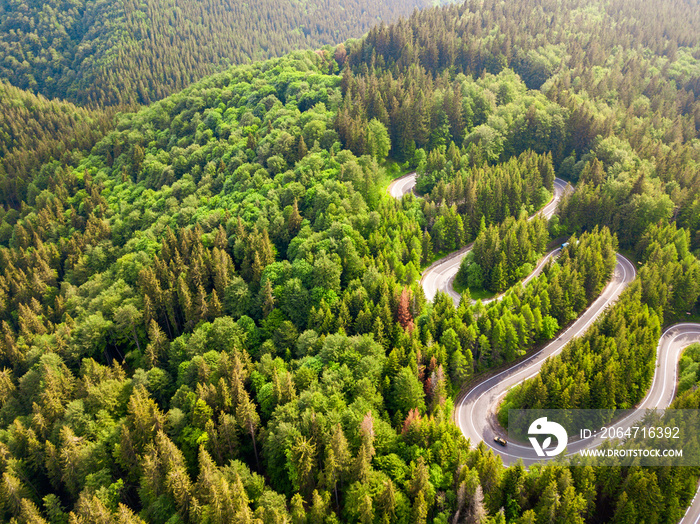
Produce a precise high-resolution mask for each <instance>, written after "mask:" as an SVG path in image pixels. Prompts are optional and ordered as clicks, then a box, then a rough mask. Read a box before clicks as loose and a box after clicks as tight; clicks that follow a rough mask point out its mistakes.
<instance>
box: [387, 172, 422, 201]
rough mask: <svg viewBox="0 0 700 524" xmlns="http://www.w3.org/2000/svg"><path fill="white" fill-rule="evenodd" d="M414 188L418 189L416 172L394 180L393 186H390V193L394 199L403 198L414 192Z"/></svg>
mask: <svg viewBox="0 0 700 524" xmlns="http://www.w3.org/2000/svg"><path fill="white" fill-rule="evenodd" d="M414 187H416V173H415V171H414V172H413V173H409V174H407V175H404V176H402V177H401V178H397V179H396V180H394V181H393V182H392V183H391V184H389V189H388V191H389V194H390V195H391V196H392V197H394V198H401V197H402V196H404V195H406V194H408V193H410V192H411V191H413V188H414Z"/></svg>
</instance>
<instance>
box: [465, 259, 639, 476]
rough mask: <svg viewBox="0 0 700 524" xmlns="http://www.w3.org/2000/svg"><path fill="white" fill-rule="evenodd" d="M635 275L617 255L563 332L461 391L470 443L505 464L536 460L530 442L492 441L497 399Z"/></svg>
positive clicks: (558, 348) (536, 369)
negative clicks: (595, 293) (607, 276)
mask: <svg viewBox="0 0 700 524" xmlns="http://www.w3.org/2000/svg"><path fill="white" fill-rule="evenodd" d="M635 276H636V271H635V268H634V265H633V264H632V262H630V261H629V260H627V259H626V258H625V257H623V256H622V255H617V266H616V267H615V273H614V275H613V277H612V279H611V280H610V282H609V283H608V285H607V286H606V287H605V288H604V289H603V292H602V293H601V294H600V296H599V297H598V298H597V299H596V300H595V301H594V302H593V304H591V305H590V306H589V307H588V309H586V311H584V312H583V314H581V316H579V317H578V319H576V321H575V322H574V323H573V324H572V325H571V326H569V328H568V329H567V330H566V331H565V332H564V333H562V334H561V335H560V336H559V337H558V338H557V339H555V340H553V341H552V342H550V343H549V344H548V345H547V346H545V347H544V348H542V349H541V350H540V351H538V352H537V353H535V354H533V355H531V356H530V357H528V358H527V359H525V360H523V361H522V362H519V363H517V364H515V365H513V366H511V367H510V368H508V369H506V370H505V371H502V372H501V373H498V374H497V375H494V376H492V377H489V378H487V379H486V380H484V381H482V382H480V383H479V384H477V385H476V386H474V387H473V388H472V389H471V390H470V391H469V392H468V393H467V394H466V395H464V396H463V397H462V398H461V399H460V401H459V402H458V404H457V407H456V413H455V419H456V421H457V425H458V426H459V428H460V429H461V431H462V433H463V434H464V436H465V437H466V438H468V439H469V440H470V442H472V443H478V442H479V441H481V440H483V441H484V443H485V444H486V445H487V446H489V447H490V448H492V449H493V450H494V452H495V453H497V454H498V455H500V456H501V458H502V460H503V463H504V464H506V465H509V464H512V463H514V462H516V461H517V460H518V459H522V460H523V463H524V464H526V465H527V464H529V463H532V462H535V461H538V460H539V459H538V457H537V455H536V454H535V451H534V449H532V448H531V447H530V446H519V445H518V444H515V443H509V444H508V446H507V448H503V447H502V446H500V445H498V444H496V443H494V441H493V439H494V437H495V436H497V435H502V430H500V428H499V427H498V424H497V421H496V418H495V414H496V411H497V409H498V404H499V402H500V401H501V399H502V398H503V396H504V395H505V394H506V392H507V391H508V390H509V389H511V388H512V387H513V386H516V385H517V384H520V383H521V382H523V381H525V380H527V379H528V378H532V377H534V376H535V375H537V373H539V371H540V368H541V367H542V364H543V363H544V361H545V360H546V359H547V358H548V357H551V356H554V355H556V354H558V353H559V352H561V350H562V349H563V348H564V346H566V344H567V343H568V342H569V341H570V340H571V339H573V338H575V337H578V336H580V335H582V334H583V333H585V332H586V330H587V329H588V327H589V326H590V325H591V324H593V322H595V321H596V320H597V319H598V317H599V316H600V315H601V314H602V313H603V312H604V311H605V309H606V308H607V307H608V306H609V305H610V304H612V303H613V302H614V301H615V300H617V298H618V297H619V296H620V294H621V293H622V292H623V291H624V290H625V288H626V287H627V285H628V284H629V283H630V282H632V281H633V280H634V278H635Z"/></svg>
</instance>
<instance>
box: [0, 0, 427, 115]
mask: <svg viewBox="0 0 700 524" xmlns="http://www.w3.org/2000/svg"><path fill="white" fill-rule="evenodd" d="M438 3H439V1H438ZM435 4H436V3H435V2H429V1H427V0H410V1H403V2H399V1H394V0H392V1H390V2H386V1H384V2H369V1H367V0H344V1H343V2H340V1H338V0H312V1H303V2H302V1H299V2H285V3H280V2H273V1H271V0H257V1H256V2H251V3H243V2H237V1H235V0H207V1H204V2H202V1H193V0H146V1H141V2H139V1H135V0H126V1H123V2H105V1H98V0H74V1H65V0H49V1H44V2H39V1H34V0H31V1H27V0H4V1H3V2H1V3H0V78H1V79H3V80H5V81H7V82H10V83H11V84H12V85H14V86H16V87H19V88H21V89H26V90H29V91H31V92H33V93H35V94H42V95H44V96H45V97H47V98H51V99H52V98H60V99H64V100H68V101H71V102H73V103H77V104H81V105H84V106H85V105H87V106H90V107H93V108H101V107H105V106H114V105H116V106H131V107H133V106H135V105H139V104H148V103H150V102H154V101H156V100H160V99H161V98H163V97H165V96H167V95H169V94H172V93H175V92H177V91H179V90H181V89H183V88H184V87H186V86H187V85H189V84H190V83H192V82H194V81H196V80H199V79H200V78H203V77H205V76H207V75H210V74H212V73H215V72H218V71H222V70H224V69H226V68H228V67H230V66H231V65H233V64H242V63H248V62H250V61H252V60H261V59H265V58H270V57H274V56H280V55H282V54H285V53H288V52H289V51H292V50H295V49H307V48H316V47H320V46H323V45H326V44H339V43H341V42H344V41H345V40H347V39H348V38H357V37H360V36H362V35H363V34H364V33H366V32H367V31H368V30H369V29H370V28H371V27H372V26H373V25H374V24H376V23H377V21H378V20H383V21H384V22H393V21H394V20H396V19H397V18H398V17H399V16H408V15H409V14H411V12H412V10H414V9H420V8H423V7H427V6H430V5H435ZM338 58H339V62H340V64H341V66H342V60H343V58H344V54H343V51H342V48H341V49H339V50H338Z"/></svg>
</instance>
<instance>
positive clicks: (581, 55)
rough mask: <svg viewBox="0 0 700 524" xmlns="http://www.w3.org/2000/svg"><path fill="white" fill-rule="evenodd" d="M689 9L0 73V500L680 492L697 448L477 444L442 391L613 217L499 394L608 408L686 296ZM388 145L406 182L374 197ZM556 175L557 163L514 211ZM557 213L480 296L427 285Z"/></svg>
mask: <svg viewBox="0 0 700 524" xmlns="http://www.w3.org/2000/svg"><path fill="white" fill-rule="evenodd" d="M121 5H122V4H120V6H121ZM124 5H127V4H124ZM149 5H150V4H149ZM304 5H306V4H304ZM100 6H101V8H102V9H106V10H109V9H117V7H114V6H107V5H106V4H104V5H103V4H100ZM115 6H116V4H115ZM3 7H4V5H3ZM75 9H76V11H75V12H76V13H78V12H82V11H80V9H78V8H75ZM119 9H121V7H119ZM660 9H663V12H664V13H665V16H663V17H660V16H658V12H659V10H660ZM13 12H14V13H15V14H16V13H20V12H22V11H21V10H20V9H17V8H15V9H14V11H13ZM699 12H700V11H698V10H697V9H692V8H691V7H690V6H689V4H686V3H684V2H664V3H663V5H662V4H661V3H660V2H651V3H642V2H633V3H629V2H606V3H603V2H597V1H594V2H583V1H581V2H578V1H573V0H566V1H564V2H561V1H554V0H551V1H550V0H545V1H538V2H534V1H533V2H529V1H527V0H526V1H523V2H518V3H506V4H503V3H500V2H492V1H490V0H487V1H485V2H467V3H465V4H463V5H455V6H449V7H442V8H434V9H427V10H423V11H419V12H415V13H414V14H413V15H412V16H411V17H410V18H409V19H407V20H401V21H399V22H397V23H395V24H393V25H389V26H387V25H380V26H377V27H376V28H375V29H372V30H371V31H370V32H369V34H368V35H367V37H366V38H364V39H362V40H360V41H354V42H353V41H350V42H346V44H345V45H343V46H336V47H332V46H326V47H323V48H322V49H317V50H316V51H311V50H309V51H295V52H292V53H291V54H288V55H286V56H284V57H282V58H274V59H269V60H266V61H261V62H255V63H253V64H245V65H238V66H235V67H232V68H230V69H228V70H227V71H225V72H222V73H218V74H215V75H213V76H209V77H207V78H204V79H203V80H200V81H198V82H196V83H195V84H193V85H192V86H190V87H188V88H186V89H184V90H183V91H181V92H178V93H176V94H173V95H171V96H168V97H167V98H165V99H163V100H160V101H158V102H155V103H153V104H151V105H150V106H148V107H146V108H143V109H141V110H140V111H138V112H137V113H126V114H116V115H115V114H114V113H112V112H109V111H105V110H102V109H95V110H86V109H81V108H78V107H76V106H73V105H71V104H69V103H63V102H49V101H47V100H45V99H43V98H41V97H38V96H35V95H30V94H28V93H26V92H22V91H20V90H19V89H16V88H14V87H9V86H7V85H6V84H2V89H3V92H5V93H8V95H7V98H5V97H3V100H2V103H3V104H5V106H3V107H7V108H8V111H7V113H6V114H5V115H3V119H4V120H3V127H2V130H3V136H2V140H3V142H2V143H3V168H2V169H3V171H2V172H0V175H1V176H2V179H1V181H2V185H0V188H1V194H0V196H1V197H2V200H1V204H2V208H1V209H0V221H1V222H0V269H1V271H0V330H1V331H2V334H1V336H0V474H1V477H2V479H1V482H0V520H3V521H10V522H16V523H18V524H23V523H32V524H39V523H50V524H63V523H71V524H73V523H95V522H96V523H138V522H149V523H150V522H153V523H169V524H175V523H188V522H212V523H214V522H221V523H223V522H256V523H268V522H269V523H284V522H292V523H295V524H301V523H312V522H313V523H316V522H327V523H332V522H362V523H384V522H405V523H408V522H411V523H414V522H415V523H422V522H438V523H447V522H452V523H456V524H457V523H461V522H479V523H499V524H501V523H511V522H514V523H515V522H517V523H540V522H572V523H578V522H607V521H611V522H621V523H622V522H624V523H627V522H629V523H633V522H640V521H642V520H643V521H644V522H650V523H651V522H674V521H678V520H679V518H680V517H681V516H682V514H683V508H684V507H685V506H686V505H687V504H688V503H689V502H690V501H691V499H692V498H693V495H694V493H695V490H696V485H697V484H696V483H697V479H698V477H699V476H700V471H699V470H698V468H638V467H634V468H632V467H630V468H599V469H594V468H591V467H590V466H580V467H578V466H567V465H563V464H548V465H546V466H536V467H532V468H529V469H527V470H526V469H525V468H523V467H522V466H521V465H516V466H513V467H510V468H504V467H503V466H502V465H501V463H500V459H499V458H498V457H497V456H495V455H494V454H493V452H492V451H490V450H489V449H488V448H487V447H486V446H484V445H483V444H481V445H479V446H478V447H476V448H470V447H469V445H468V443H467V442H466V440H465V439H464V438H463V436H462V435H461V434H460V431H459V429H458V427H457V426H456V425H455V424H454V423H453V421H452V415H453V412H454V401H455V398H456V396H457V395H458V393H459V391H460V390H461V388H462V387H463V386H464V385H465V384H467V383H469V381H471V380H474V379H475V378H478V376H479V375H480V374H481V373H484V372H489V370H492V369H493V368H496V367H499V366H502V365H504V364H506V363H509V362H513V361H515V360H516V359H518V358H520V357H522V356H523V355H526V354H527V353H528V352H530V351H532V350H535V349H536V348H538V347H541V345H542V344H543V343H544V342H546V341H548V340H551V339H552V338H554V337H556V336H557V334H558V332H559V331H560V329H562V328H564V327H565V326H566V325H567V324H569V323H570V322H571V321H573V320H574V319H575V318H576V317H577V316H578V315H579V314H580V313H581V312H582V311H583V309H585V308H586V307H587V305H588V304H590V303H591V302H592V301H593V300H594V299H595V298H596V296H597V295H598V294H599V293H600V291H601V289H602V288H603V286H604V285H605V283H606V282H607V281H608V279H609V278H610V275H611V272H612V270H613V267H614V265H615V251H616V250H617V248H618V244H619V246H620V247H624V248H625V249H627V250H629V251H630V252H633V253H634V254H635V255H636V257H637V259H638V261H639V262H640V265H639V268H640V269H639V277H638V279H637V280H636V281H635V282H633V283H632V284H631V285H630V287H629V288H628V290H627V291H626V292H625V293H624V294H623V296H622V297H621V299H620V300H619V301H618V303H617V304H616V305H615V306H614V307H612V308H611V309H610V310H609V311H608V312H607V314H606V315H605V316H604V317H603V318H602V319H601V320H600V321H599V322H597V323H596V324H595V325H594V326H593V327H592V328H591V329H590V330H589V331H588V332H587V333H586V335H585V336H582V337H581V338H580V339H578V340H576V341H575V342H573V343H572V344H571V345H570V346H569V347H568V348H567V349H566V350H565V351H564V352H563V353H562V354H561V355H560V356H558V357H556V358H554V359H551V360H550V361H549V362H548V363H547V364H546V365H545V367H544V368H543V371H542V373H541V375H540V376H538V377H537V378H535V379H534V380H532V381H529V382H526V383H524V384H523V385H522V386H521V388H520V389H516V390H513V393H512V394H511V396H509V397H508V399H507V403H508V404H509V405H513V406H515V405H517V406H523V405H527V406H537V407H540V406H547V407H553V406H556V407H564V406H574V407H604V406H605V407H607V406H618V407H629V406H631V405H633V404H634V403H635V402H636V401H637V400H639V398H641V397H643V396H644V392H645V391H646V388H647V387H648V385H649V382H650V380H651V376H652V375H651V373H653V360H654V354H655V349H656V343H657V341H658V336H659V334H660V332H661V329H662V327H663V326H665V325H668V324H669V323H672V322H674V321H675V320H676V319H677V318H684V317H685V313H686V311H697V300H698V296H700V263H699V262H698V259H697V252H698V248H699V247H700V230H699V228H700V222H698V213H697V210H698V209H699V208H698V206H700V204H699V202H700V181H699V180H698V179H697V177H698V170H697V168H696V167H697V164H698V161H700V156H699V155H700V145H699V141H698V132H699V131H700V109H699V108H700V104H699V103H698V102H696V101H695V96H696V95H695V93H696V92H697V90H698V78H700V60H699V57H698V53H700V42H698V39H699V38H700V37H698V34H697V31H694V29H693V28H694V27H697V22H698V20H697V18H698V16H700V15H699V14H698V13H699ZM27 16H29V15H27ZM113 18H114V20H115V21H118V20H119V18H118V17H113ZM111 19H112V17H111V18H110V20H111ZM115 23H116V22H115ZM59 25H60V24H59ZM81 27H82V26H81ZM68 34H69V35H70V34H71V33H70V32H68ZM591 35H596V36H595V38H592V37H591ZM149 38H150V37H149ZM154 41H156V42H157V40H155V39H154ZM304 42H305V41H304ZM304 42H301V43H300V45H306V46H308V45H311V44H310V43H304ZM173 43H174V45H177V46H180V45H181V43H177V40H176V39H175V37H173ZM66 45H67V48H70V46H69V45H68V44H66ZM98 47H99V46H98ZM313 47H316V45H313ZM71 49H73V48H71ZM76 49H77V48H76ZM76 49H73V50H76ZM281 49H283V48H282V47H280V48H279V50H281ZM279 50H276V51H275V52H278V51H279ZM343 53H347V56H346V59H345V58H344V59H343V60H339V58H340V57H343ZM88 55H89V56H90V57H91V60H97V59H98V58H99V57H100V56H101V55H100V54H99V53H97V54H95V52H94V51H91V52H90V53H88ZM88 55H86V56H88ZM93 56H94V57H95V58H94V59H93V58H92V57H93ZM124 56H126V54H125V55H124ZM181 56H185V55H181V54H178V59H179V57H181ZM255 56H257V55H255ZM56 57H57V59H58V60H59V62H60V53H58V54H57V55H56ZM202 60H203V59H202ZM193 61H194V60H193ZM211 62H216V60H213V59H212V60H211ZM125 63H127V62H125ZM144 63H145V62H144ZM197 65H198V67H199V66H204V64H203V62H202V63H199V62H198V63H197ZM340 66H344V67H342V68H341V67H340ZM81 67H82V66H81ZM217 67H218V62H217ZM143 68H144V69H145V71H144V72H145V73H146V74H149V73H150V72H151V71H152V70H151V69H150V66H148V65H146V66H144V67H143ZM32 70H34V69H32ZM36 71H43V69H41V68H37V69H36ZM124 71H127V70H126V69H125V70H124ZM206 72H207V71H202V72H201V73H198V75H199V74H205V73H206ZM37 74H38V73H37ZM51 74H53V73H51ZM82 78H87V77H82ZM120 78H122V79H123V81H124V82H138V80H139V79H140V78H141V76H140V73H136V74H135V73H133V72H132V73H127V72H124V73H123V74H122V75H121V76H120ZM144 78H145V77H144ZM193 78H195V77H188V78H187V82H189V81H190V80H192V79H193ZM187 82H184V81H183V84H173V85H172V86H171V87H170V88H169V89H176V87H177V86H179V85H184V84H185V83H187ZM95 85H99V84H95ZM27 87H32V86H27ZM33 87H36V86H33ZM66 89H67V88H66ZM119 90H120V91H122V88H121V87H120V88H119ZM123 91H124V93H128V92H129V91H128V89H126V88H124V89H123ZM105 92H107V91H105ZM167 92H168V91H167V90H163V91H162V92H161V91H155V90H154V91H153V93H155V94H154V96H156V95H157V97H160V96H163V95H164V94H166V93H167ZM125 96H126V95H125ZM149 96H150V95H149ZM6 100H7V102H6ZM95 100H97V98H95ZM144 100H148V99H144ZM18 122H19V123H18ZM22 122H31V123H32V124H31V126H30V127H28V128H24V127H23V126H22V124H21V123H22ZM28 129H38V130H40V132H41V134H39V133H38V132H35V131H28ZM33 151H34V152H36V155H32V152H33ZM411 168H415V169H417V171H418V174H419V179H418V185H417V187H418V190H419V192H420V193H421V194H422V195H423V198H420V199H418V198H415V197H414V196H412V195H407V196H406V197H404V198H403V199H402V200H400V201H396V200H394V199H392V198H390V197H389V196H388V195H387V194H386V191H385V188H386V184H387V182H388V180H389V179H390V178H391V177H392V176H395V175H397V174H399V172H401V171H408V170H409V169H411ZM555 173H556V174H557V175H558V176H564V177H565V178H568V179H569V180H571V181H572V182H575V183H576V191H575V192H573V193H572V194H571V195H568V196H566V197H565V198H564V201H563V203H562V205H561V212H560V215H559V216H555V217H554V218H553V219H552V220H551V221H550V222H549V224H548V226H547V227H545V224H544V221H543V220H542V219H536V220H532V221H529V222H527V221H525V217H527V216H529V215H531V214H532V213H533V212H534V211H536V210H537V209H539V208H540V207H541V206H542V205H543V204H544V203H545V202H547V201H548V200H549V198H550V196H551V191H552V182H553V179H554V176H555ZM564 235H572V237H571V240H570V242H569V246H567V248H565V249H564V250H563V251H562V254H561V255H560V256H559V257H557V259H556V260H555V261H552V262H550V263H548V264H547V265H546V267H545V268H544V270H543V272H542V274H541V275H540V276H538V277H537V278H536V279H534V280H533V281H532V282H531V283H530V284H529V285H528V286H527V287H525V288H523V287H522V286H515V287H514V288H513V289H512V290H510V291H508V292H506V294H505V296H504V297H503V299H502V300H500V301H497V302H492V303H489V304H487V305H484V304H481V303H476V304H471V302H470V301H469V300H463V301H462V302H461V303H460V305H459V307H458V308H455V307H454V305H453V302H452V300H451V299H450V298H449V297H448V296H446V295H444V294H441V293H439V294H438V295H437V296H436V298H435V300H434V302H433V303H428V302H426V300H425V297H424V295H423V291H422V288H421V286H420V284H419V281H418V279H419V277H420V271H421V269H422V268H423V267H425V266H427V265H428V264H429V263H431V262H432V261H433V260H434V259H435V257H436V256H438V255H439V254H440V253H448V252H451V251H453V250H455V249H457V248H459V247H461V246H464V245H466V244H467V243H469V242H472V241H475V248H474V256H475V260H476V262H477V263H478V264H479V265H480V266H481V265H482V264H483V267H482V268H481V269H482V271H483V274H482V278H483V276H484V275H486V276H487V278H488V282H489V283H490V285H493V284H494V273H496V277H497V278H495V285H496V290H498V291H500V290H502V289H503V288H505V287H506V286H508V285H510V284H511V283H512V282H514V281H515V279H516V277H518V276H519V268H520V267H521V266H523V265H527V264H531V263H532V261H533V260H536V259H537V258H538V255H539V254H541V253H542V252H543V251H544V246H545V244H546V243H547V239H548V238H550V237H551V238H557V237H560V236H564ZM477 246H478V249H477ZM498 267H501V270H500V273H501V277H498ZM693 355H694V353H693V352H692V351H690V352H689V353H688V355H687V356H686V357H685V358H686V359H691V358H693ZM688 366H689V367H688V368H687V369H693V367H692V366H693V364H688ZM687 369H686V371H687ZM688 377H690V378H688ZM694 380H695V379H694V378H693V377H692V376H691V373H690V372H687V373H685V374H684V381H685V382H684V389H683V391H682V392H681V395H680V396H679V398H678V399H677V401H676V405H677V406H682V407H695V408H697V407H698V405H699V402H700V388H698V384H697V381H695V382H694Z"/></svg>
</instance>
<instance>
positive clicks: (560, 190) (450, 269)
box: [397, 177, 567, 306]
mask: <svg viewBox="0 0 700 524" xmlns="http://www.w3.org/2000/svg"><path fill="white" fill-rule="evenodd" d="M404 178H405V177H404ZM399 180H402V179H399ZM407 186H408V182H405V183H403V184H397V188H398V187H402V188H406V187H407ZM566 187H567V183H566V182H564V181H563V180H561V179H559V178H555V179H554V196H553V197H552V200H550V201H549V203H548V204H547V205H546V206H544V207H543V208H542V209H541V210H540V211H539V212H538V213H535V214H534V215H533V216H532V217H531V218H534V217H536V216H538V215H540V214H541V215H544V217H545V218H548V219H549V218H551V217H552V215H553V214H554V212H555V211H556V210H557V204H558V203H559V200H561V197H562V196H563V195H564V192H565V190H566ZM410 190H411V189H407V191H410ZM471 248H472V244H469V245H468V246H465V247H463V248H462V249H460V250H459V251H455V252H454V253H451V254H450V255H447V256H446V257H445V258H441V259H440V260H438V261H436V262H435V263H434V264H432V265H431V266H430V267H428V268H427V269H426V270H425V271H424V272H423V276H422V277H421V285H422V286H423V291H424V292H425V298H427V299H428V300H430V301H431V302H432V300H433V299H434V298H435V295H436V294H437V292H438V291H442V292H444V293H447V294H448V295H450V297H452V300H453V301H454V303H455V306H458V305H459V301H460V299H461V297H460V295H459V293H457V292H456V291H455V290H454V287H453V281H454V278H455V276H456V275H457V272H458V271H459V266H460V264H461V263H462V259H463V258H464V257H465V256H467V253H469V251H470V250H471ZM555 252H556V250H555V251H552V252H551V253H549V254H548V255H547V256H546V257H545V258H544V259H543V260H542V261H541V262H540V263H539V264H538V265H537V267H536V268H535V271H534V272H533V273H531V274H530V276H528V277H527V279H525V281H524V282H523V285H525V284H527V283H528V282H529V281H530V280H532V279H533V278H534V277H536V276H537V275H538V274H539V273H540V271H542V268H543V267H544V262H546V260H547V259H549V258H550V257H551V256H553V255H554V254H555ZM491 300H493V299H491ZM484 302H488V300H485V301H484Z"/></svg>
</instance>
